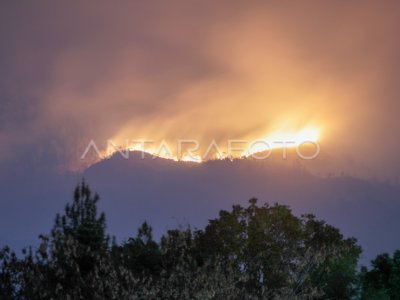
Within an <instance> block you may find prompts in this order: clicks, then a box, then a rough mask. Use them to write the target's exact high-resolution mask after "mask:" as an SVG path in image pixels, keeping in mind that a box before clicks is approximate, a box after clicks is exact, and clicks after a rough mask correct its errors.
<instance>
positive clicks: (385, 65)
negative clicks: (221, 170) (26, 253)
mask: <svg viewBox="0 0 400 300" xmlns="http://www.w3.org/2000/svg"><path fill="white" fill-rule="evenodd" d="M399 12H400V2H399V1H395V0H393V1H330V2H327V1H286V2H285V3H283V2H282V1H232V0H229V1H228V0H226V1H151V0H150V1H148V0H147V1H119V2H115V1H74V2H72V1H2V2H1V3H0V41H1V47H0V162H2V163H7V162H11V161H15V160H21V159H22V158H23V159H26V160H28V161H32V162H34V163H37V164H43V163H46V164H49V165H52V166H57V167H59V166H62V167H67V168H69V167H75V166H77V165H79V164H80V163H81V161H80V160H79V157H80V155H81V154H82V151H83V149H84V148H85V147H86V145H87V144H88V142H89V141H90V140H91V139H94V140H95V141H97V142H98V144H99V145H100V146H101V145H105V142H106V139H110V138H111V139H113V140H115V141H116V142H118V143H122V142H123V141H124V140H125V139H152V140H161V139H165V140H167V141H174V140H175V139H178V138H181V139H182V138H190V139H198V140H199V141H200V143H201V145H205V146H207V145H208V143H209V142H210V141H211V140H212V139H215V140H217V141H220V142H221V143H223V141H225V140H226V139H256V138H263V137H266V136H268V135H270V134H273V133H277V132H278V133H280V132H281V133H282V134H284V133H288V132H296V131H298V130H301V129H303V128H313V129H317V130H319V131H320V143H321V147H323V151H325V153H328V154H329V157H335V159H336V160H335V161H338V162H341V163H343V165H344V166H346V167H349V165H350V166H353V167H354V168H359V166H361V165H362V166H364V168H365V169H363V170H364V171H365V170H367V172H368V174H369V175H371V176H372V175H376V174H378V175H382V176H388V177H394V176H397V175H398V173H399V170H400V158H399V157H398V153H400V142H399V140H398V137H399V135H398V132H399V131H400V122H399V121H398V115H399V113H400V102H399V101H398V100H399V96H400V88H399V80H400V57H399V55H400V38H399V34H398V32H399V28H400V18H399V14H400V13H399ZM352 163H353V164H352Z"/></svg>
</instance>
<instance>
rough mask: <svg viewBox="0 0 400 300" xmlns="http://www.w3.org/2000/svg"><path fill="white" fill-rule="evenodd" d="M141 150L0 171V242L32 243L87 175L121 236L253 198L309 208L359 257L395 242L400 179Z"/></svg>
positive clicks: (195, 222) (158, 230)
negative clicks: (89, 161) (354, 242)
mask: <svg viewBox="0 0 400 300" xmlns="http://www.w3.org/2000/svg"><path fill="white" fill-rule="evenodd" d="M143 155H144V159H142V153H141V152H131V153H130V155H129V159H125V158H123V157H122V156H121V155H119V154H115V155H114V156H112V157H111V158H110V159H106V160H103V161H101V162H99V163H97V164H95V165H93V166H91V167H89V168H88V169H87V170H85V171H84V172H83V173H75V174H72V173H60V172H54V171H50V170H48V171H43V170H42V171H40V172H38V171H34V169H31V170H29V168H26V169H23V170H19V171H16V172H15V173H13V174H8V175H7V176H6V175H5V174H4V173H1V176H2V178H1V179H2V180H1V182H0V188H1V190H2V192H3V197H4V198H3V199H4V200H5V201H6V202H7V203H6V204H7V206H8V209H7V210H1V211H0V220H1V221H0V222H1V223H0V243H2V244H11V245H12V246H16V247H22V246H26V245H28V244H35V243H36V242H35V237H36V236H37V235H38V234H39V233H46V232H47V231H48V228H50V225H51V223H52V222H53V218H54V216H55V213H56V212H59V211H61V210H62V208H63V206H64V204H65V203H66V202H67V201H69V200H70V198H71V197H72V191H73V188H74V186H75V184H77V183H78V182H79V181H80V180H81V178H85V180H86V181H87V182H88V183H89V184H90V186H91V187H92V189H93V190H94V191H96V192H98V193H99V194H100V197H101V201H100V208H101V209H102V210H104V211H105V212H106V215H107V218H108V226H109V228H108V229H109V232H111V233H113V234H116V235H117V238H119V239H125V238H127V237H129V236H132V235H134V234H136V228H137V227H138V225H139V224H141V223H142V222H143V221H145V220H147V221H149V222H150V224H152V225H153V226H154V230H155V235H156V236H157V237H159V236H160V235H161V234H162V233H164V232H165V231H166V230H167V229H168V228H175V227H177V226H187V225H191V226H194V227H202V226H203V225H205V224H206V222H207V220H208V219H209V218H214V217H216V216H217V213H218V211H219V210H220V209H228V208H230V207H231V205H232V204H243V205H244V204H246V202H247V200H248V199H250V198H251V197H256V198H258V199H259V201H260V202H261V203H264V202H268V203H270V204H273V203H275V202H278V203H281V204H287V205H289V206H290V207H291V208H292V209H293V211H294V212H295V213H296V214H298V215H300V214H302V213H313V214H315V215H316V216H317V217H318V218H321V219H324V220H326V221H327V222H328V223H330V224H332V225H334V226H336V227H338V228H340V229H341V230H342V232H343V233H344V235H345V236H354V237H356V238H357V239H358V240H359V242H360V244H361V245H362V247H363V249H364V255H363V260H362V262H364V263H367V262H368V260H369V259H371V258H372V257H373V256H374V255H376V254H377V253H381V252H384V251H387V252H391V251H393V250H394V249H396V248H399V247H400V242H399V241H398V239H397V236H398V232H397V228H399V226H400V219H399V218H398V212H399V211H400V204H399V201H398V199H399V198H400V186H399V185H395V184H389V183H384V182H382V181H377V180H372V179H369V180H367V179H358V178H355V177H351V176H347V175H344V174H342V175H341V176H340V175H339V176H330V175H326V174H322V175H317V174H312V173H311V172H309V171H308V170H307V166H305V165H304V163H301V162H300V161H298V160H294V159H292V160H286V161H283V160H279V159H270V160H263V161H260V160H254V159H236V160H233V161H230V160H228V159H225V160H215V161H207V162H204V163H201V164H196V163H192V162H176V161H172V160H168V159H163V158H154V157H153V156H151V155H149V154H143ZM4 200H3V201H4ZM39 207H40V209H37V208H39ZM18 219H20V220H24V222H18Z"/></svg>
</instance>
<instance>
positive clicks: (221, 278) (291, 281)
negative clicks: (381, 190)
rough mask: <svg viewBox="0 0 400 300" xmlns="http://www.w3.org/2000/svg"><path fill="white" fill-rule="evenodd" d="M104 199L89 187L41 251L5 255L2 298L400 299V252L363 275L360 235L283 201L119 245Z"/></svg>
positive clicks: (143, 234) (0, 260) (144, 229)
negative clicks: (110, 231)
mask: <svg viewBox="0 0 400 300" xmlns="http://www.w3.org/2000/svg"><path fill="white" fill-rule="evenodd" d="M98 200H99V197H98V196H97V195H93V194H92V193H91V191H90V189H89V187H88V186H87V185H86V184H85V183H82V184H81V185H79V186H78V187H77V188H76V190H75V193H74V199H73V201H72V203H70V204H68V205H67V206H66V207H65V212H64V214H63V215H57V217H56V219H55V224H54V227H53V229H52V230H51V232H50V234H49V235H41V236H40V240H41V242H40V246H39V247H38V248H37V249H32V248H28V249H25V250H24V252H23V256H22V257H18V256H17V255H16V254H15V253H14V252H13V251H12V250H11V249H9V248H8V247H5V248H3V249H2V250H1V251H0V299H352V298H354V297H355V296H357V292H358V287H357V283H360V282H361V283H362V286H363V288H364V290H363V291H362V292H361V294H362V295H363V297H364V299H372V298H369V296H368V295H370V294H371V293H375V294H377V293H378V292H379V291H378V290H380V289H384V291H385V293H386V294H385V295H388V297H389V298H387V299H398V298H393V297H394V296H392V295H398V294H399V292H398V286H399V253H396V254H395V255H394V256H393V258H390V257H388V256H382V257H378V258H377V260H376V261H375V263H374V269H373V270H371V271H367V270H366V269H363V273H362V274H361V276H359V275H358V274H357V272H356V268H357V261H358V257H359V255H360V253H361V249H360V247H359V246H358V245H357V243H356V240H355V239H353V238H350V239H345V238H343V236H342V235H341V234H340V232H339V231H338V230H337V229H336V228H334V227H332V226H330V225H328V224H326V223H325V222H323V221H321V220H318V219H316V218H315V217H314V216H312V215H304V216H301V217H296V216H294V215H293V214H292V212H291V210H290V209H289V208H288V207H286V206H283V205H278V204H275V205H273V206H269V205H263V206H259V205H258V204H257V200H256V199H251V200H250V201H249V205H248V207H241V206H239V205H235V206H233V208H232V210H231V211H221V212H220V213H219V216H218V218H216V219H214V220H210V221H209V223H208V225H207V226H206V227H205V228H204V229H201V230H199V229H197V230H192V229H190V228H185V229H176V230H170V231H168V232H167V233H166V234H165V235H164V236H163V237H162V238H161V240H160V242H157V241H155V240H154V239H153V236H152V228H151V226H150V225H149V224H147V223H143V224H142V226H141V227H140V228H139V230H138V233H137V235H136V237H132V238H129V239H127V240H126V241H124V242H123V243H122V244H118V243H116V242H115V240H112V239H110V237H109V236H108V235H107V234H106V230H105V229H106V221H105V215H104V214H99V213H98V212H97V202H98ZM387 265H390V266H389V267H388V266H387ZM388 268H389V269H390V271H388ZM385 272H386V273H385ZM387 272H388V274H387ZM396 272H397V273H396ZM394 286H395V287H397V289H396V288H393V287H394ZM397 297H398V296H397ZM374 299H375V298H374ZM379 299H381V298H379ZM382 299H386V298H382Z"/></svg>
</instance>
